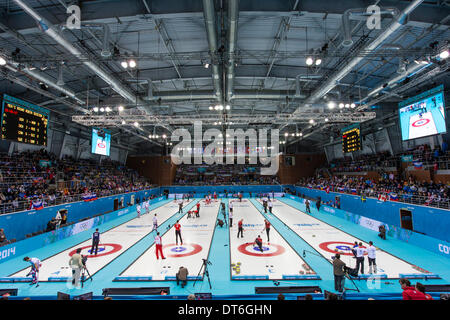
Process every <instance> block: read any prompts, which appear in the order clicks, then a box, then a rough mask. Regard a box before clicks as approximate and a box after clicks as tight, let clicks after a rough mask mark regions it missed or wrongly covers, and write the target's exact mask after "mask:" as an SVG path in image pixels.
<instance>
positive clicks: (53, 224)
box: [45, 218, 56, 232]
mask: <svg viewBox="0 0 450 320" xmlns="http://www.w3.org/2000/svg"><path fill="white" fill-rule="evenodd" d="M55 229H56V220H55V218H52V220H50V221H49V222H48V223H47V229H45V232H49V231H53V230H55Z"/></svg>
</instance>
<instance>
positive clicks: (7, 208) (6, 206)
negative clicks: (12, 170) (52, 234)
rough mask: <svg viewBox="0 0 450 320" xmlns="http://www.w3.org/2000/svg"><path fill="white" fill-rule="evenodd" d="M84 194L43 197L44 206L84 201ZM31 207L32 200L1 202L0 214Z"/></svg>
mask: <svg viewBox="0 0 450 320" xmlns="http://www.w3.org/2000/svg"><path fill="white" fill-rule="evenodd" d="M156 187H157V185H149V186H145V187H143V188H140V189H138V190H132V191H128V192H136V191H142V190H146V189H151V188H156ZM122 193H127V192H126V191H124V190H104V191H103V192H102V193H101V194H97V197H98V198H103V197H109V196H113V195H116V194H122ZM82 196H83V194H75V195H64V196H61V197H56V198H55V199H53V200H50V198H49V196H45V197H43V200H44V201H45V203H46V204H44V207H52V206H57V205H60V204H66V203H71V202H78V201H83V199H82ZM29 207H30V200H21V201H17V202H16V204H15V205H14V204H13V202H8V203H2V204H0V214H6V213H13V212H19V211H25V210H29Z"/></svg>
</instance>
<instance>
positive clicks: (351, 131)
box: [341, 124, 361, 153]
mask: <svg viewBox="0 0 450 320" xmlns="http://www.w3.org/2000/svg"><path fill="white" fill-rule="evenodd" d="M341 133H342V152H343V153H348V152H354V151H358V150H361V131H360V127H359V124H355V125H352V126H350V127H346V128H344V129H342V130H341Z"/></svg>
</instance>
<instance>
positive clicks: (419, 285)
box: [416, 282, 434, 300]
mask: <svg viewBox="0 0 450 320" xmlns="http://www.w3.org/2000/svg"><path fill="white" fill-rule="evenodd" d="M416 289H417V290H419V291H420V292H422V293H423V294H424V295H425V300H434V299H433V297H432V296H431V295H429V294H428V293H426V292H425V286H424V285H423V284H421V283H420V282H417V283H416Z"/></svg>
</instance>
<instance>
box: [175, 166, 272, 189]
mask: <svg viewBox="0 0 450 320" xmlns="http://www.w3.org/2000/svg"><path fill="white" fill-rule="evenodd" d="M260 170H261V168H260V167H259V166H257V165H248V164H247V165H240V164H236V165H226V164H223V165H220V164H215V165H186V164H183V165H180V166H178V168H177V172H176V176H175V180H174V182H173V184H174V185H186V184H187V185H260V184H280V181H279V178H278V176H276V175H273V176H265V175H261V174H260Z"/></svg>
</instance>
